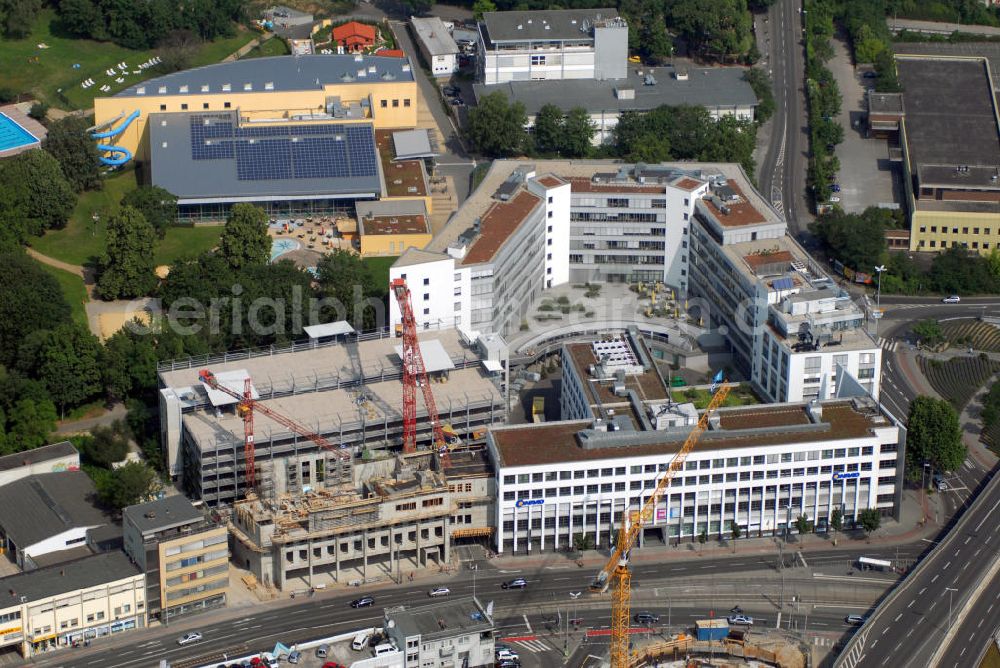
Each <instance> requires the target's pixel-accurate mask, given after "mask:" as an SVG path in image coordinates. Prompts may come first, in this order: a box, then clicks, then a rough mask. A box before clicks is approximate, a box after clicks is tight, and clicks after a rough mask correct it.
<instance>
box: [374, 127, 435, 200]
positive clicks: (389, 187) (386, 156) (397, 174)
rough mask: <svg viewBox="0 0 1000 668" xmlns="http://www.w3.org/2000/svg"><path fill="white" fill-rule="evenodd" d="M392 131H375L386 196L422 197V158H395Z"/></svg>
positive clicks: (423, 175)
mask: <svg viewBox="0 0 1000 668" xmlns="http://www.w3.org/2000/svg"><path fill="white" fill-rule="evenodd" d="M394 133H395V131H394V130H376V131H375V145H376V146H377V147H378V154H379V159H380V160H381V161H382V173H383V174H384V175H385V192H386V196H388V197H424V196H426V195H427V180H426V178H425V171H424V163H423V161H422V160H397V159H396V147H395V142H393V140H392V136H393V134H394Z"/></svg>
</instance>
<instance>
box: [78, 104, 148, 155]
mask: <svg viewBox="0 0 1000 668" xmlns="http://www.w3.org/2000/svg"><path fill="white" fill-rule="evenodd" d="M124 115H125V114H122V115H121V116H118V117H117V118H115V119H113V120H111V121H109V122H107V123H105V124H104V126H112V125H114V124H115V123H116V122H117V121H118V120H120V119H121V117H122V116H124ZM137 118H139V110H138V109H136V110H135V111H133V112H132V113H131V114H129V115H128V117H126V118H125V120H124V121H122V122H121V124H119V125H118V126H117V127H110V128H109V129H107V130H102V131H101V132H91V133H90V137H91V139H111V138H114V137H117V136H118V135H120V134H121V133H123V132H125V130H127V129H128V126H130V125H132V121H134V120H135V119H137ZM97 150H98V151H101V152H102V153H107V154H109V155H102V156H101V157H100V158H99V159H100V161H101V162H102V163H103V164H105V165H111V166H118V165H124V164H125V163H126V162H128V161H129V160H131V159H132V151H130V150H128V149H127V148H123V147H121V146H114V145H111V144H98V145H97Z"/></svg>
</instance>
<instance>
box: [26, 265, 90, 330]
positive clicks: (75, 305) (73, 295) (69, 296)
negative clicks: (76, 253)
mask: <svg viewBox="0 0 1000 668" xmlns="http://www.w3.org/2000/svg"><path fill="white" fill-rule="evenodd" d="M38 266H40V267H41V268H42V269H44V270H45V271H47V272H48V273H49V274H51V275H52V277H53V278H55V279H56V280H57V281H59V287H60V288H62V293H63V297H65V299H66V303H67V304H69V307H70V309H72V313H73V322H75V323H77V324H79V325H83V326H84V327H87V311H86V310H85V309H84V306H83V305H84V304H85V303H87V302H88V301H89V299H88V298H87V288H86V286H84V284H83V279H82V278H80V277H79V276H77V275H76V274H71V273H69V272H68V271H63V270H62V269H57V268H55V267H50V266H49V265H47V264H43V263H41V262H39V263H38Z"/></svg>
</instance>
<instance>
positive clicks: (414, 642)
mask: <svg viewBox="0 0 1000 668" xmlns="http://www.w3.org/2000/svg"><path fill="white" fill-rule="evenodd" d="M383 626H384V627H385V630H386V633H388V634H389V638H390V639H391V640H392V642H393V644H394V645H395V646H396V647H397V648H399V650H400V651H401V652H403V653H404V654H405V659H404V663H403V664H402V665H403V666H404V667H405V668H453V667H454V666H463V667H467V668H473V667H474V666H492V665H493V663H494V658H495V657H494V642H493V641H494V637H493V631H494V627H493V619H492V618H491V617H490V615H489V614H488V613H487V610H486V608H485V607H484V606H483V605H482V604H481V603H480V602H479V600H478V599H476V598H474V597H472V596H463V597H462V598H454V599H449V600H447V601H437V602H434V603H428V604H425V605H414V606H399V607H397V608H387V609H386V610H385V623H384V625H383Z"/></svg>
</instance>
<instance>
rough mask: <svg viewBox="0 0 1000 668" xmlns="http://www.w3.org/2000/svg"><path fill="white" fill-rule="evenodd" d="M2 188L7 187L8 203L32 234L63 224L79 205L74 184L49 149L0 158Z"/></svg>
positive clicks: (27, 230) (0, 187) (0, 186)
mask: <svg viewBox="0 0 1000 668" xmlns="http://www.w3.org/2000/svg"><path fill="white" fill-rule="evenodd" d="M0 189H6V190H7V193H8V195H7V196H8V198H9V199H8V201H7V205H8V206H10V207H12V209H13V212H14V215H15V216H17V217H18V218H19V219H20V220H23V221H24V229H25V231H26V232H27V233H29V234H36V235H37V234H41V233H42V232H44V231H45V230H47V229H50V228H59V227H63V226H64V225H65V224H66V221H67V220H68V219H69V216H70V214H71V213H72V212H73V207H74V206H75V205H76V193H75V192H74V191H73V187H72V186H71V185H70V183H69V181H67V180H66V176H65V175H64V174H63V171H62V168H61V167H60V166H59V161H57V160H56V159H55V158H53V157H52V155H51V154H50V153H48V152H47V151H26V152H24V153H21V154H20V155H16V156H14V157H13V158H7V159H5V160H3V161H0Z"/></svg>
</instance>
